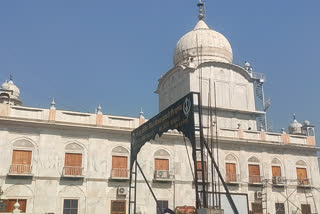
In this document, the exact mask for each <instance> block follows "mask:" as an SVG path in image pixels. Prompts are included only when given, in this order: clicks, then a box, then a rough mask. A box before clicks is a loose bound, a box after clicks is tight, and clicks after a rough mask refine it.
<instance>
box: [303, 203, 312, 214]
mask: <svg viewBox="0 0 320 214" xmlns="http://www.w3.org/2000/svg"><path fill="white" fill-rule="evenodd" d="M301 212H302V214H311V207H310V204H301Z"/></svg>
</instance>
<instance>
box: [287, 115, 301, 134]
mask: <svg viewBox="0 0 320 214" xmlns="http://www.w3.org/2000/svg"><path fill="white" fill-rule="evenodd" d="M301 127H302V124H301V123H299V122H298V121H297V120H296V119H294V120H293V123H291V124H290V126H289V133H290V134H301V133H302V132H301Z"/></svg>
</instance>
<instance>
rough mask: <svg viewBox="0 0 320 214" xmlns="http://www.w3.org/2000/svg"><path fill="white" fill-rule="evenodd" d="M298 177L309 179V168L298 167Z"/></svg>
mask: <svg viewBox="0 0 320 214" xmlns="http://www.w3.org/2000/svg"><path fill="white" fill-rule="evenodd" d="M297 177H298V179H299V180H303V179H307V170H306V169H305V168H297Z"/></svg>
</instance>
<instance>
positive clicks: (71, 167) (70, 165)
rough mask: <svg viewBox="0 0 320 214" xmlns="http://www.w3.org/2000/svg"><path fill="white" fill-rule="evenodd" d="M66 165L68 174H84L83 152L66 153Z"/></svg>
mask: <svg viewBox="0 0 320 214" xmlns="http://www.w3.org/2000/svg"><path fill="white" fill-rule="evenodd" d="M64 166H65V174H66V175H82V168H81V167H82V154H75V153H66V154H65V160H64Z"/></svg>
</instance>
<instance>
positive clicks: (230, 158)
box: [225, 154, 239, 183]
mask: <svg viewBox="0 0 320 214" xmlns="http://www.w3.org/2000/svg"><path fill="white" fill-rule="evenodd" d="M225 163H226V178H225V180H226V182H228V183H232V182H238V181H239V176H238V175H237V159H236V158H235V156H234V155H232V154H228V155H227V156H226V158H225Z"/></svg>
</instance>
